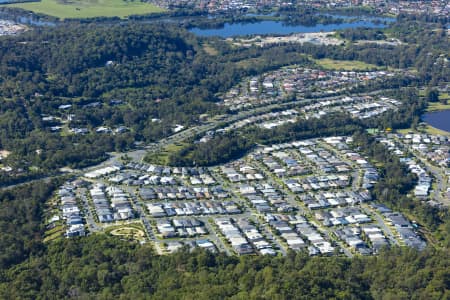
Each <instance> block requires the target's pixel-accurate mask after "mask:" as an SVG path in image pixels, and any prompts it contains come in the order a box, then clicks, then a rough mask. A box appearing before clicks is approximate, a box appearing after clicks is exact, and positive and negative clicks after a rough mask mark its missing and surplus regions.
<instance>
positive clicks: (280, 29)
mask: <svg viewBox="0 0 450 300" xmlns="http://www.w3.org/2000/svg"><path fill="white" fill-rule="evenodd" d="M383 21H386V19H385V18H365V19H362V20H358V21H355V22H347V23H340V24H326V25H324V24H317V25H314V26H303V25H284V24H283V22H281V21H261V22H256V23H225V25H224V27H223V28H217V29H200V28H197V27H194V28H191V29H190V31H191V32H192V33H195V34H196V35H199V36H219V37H222V38H228V37H233V36H243V35H264V34H280V35H288V34H292V33H310V32H321V31H323V32H329V31H335V30H339V29H347V28H358V27H368V28H384V27H386V25H385V24H384V23H382V22H383Z"/></svg>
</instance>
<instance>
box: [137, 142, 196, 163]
mask: <svg viewBox="0 0 450 300" xmlns="http://www.w3.org/2000/svg"><path fill="white" fill-rule="evenodd" d="M186 145H187V144H186V143H178V144H170V145H168V146H167V147H165V148H164V149H162V150H161V151H159V152H158V153H149V154H147V156H146V157H145V160H146V161H147V162H148V163H153V164H157V165H167V164H169V156H170V155H171V154H173V153H176V152H178V151H179V150H181V149H183V148H184V147H185V146H186Z"/></svg>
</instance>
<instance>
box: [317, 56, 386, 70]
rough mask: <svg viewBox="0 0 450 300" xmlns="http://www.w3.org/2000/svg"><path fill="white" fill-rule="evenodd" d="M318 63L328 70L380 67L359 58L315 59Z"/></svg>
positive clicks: (373, 68)
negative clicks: (358, 59)
mask: <svg viewBox="0 0 450 300" xmlns="http://www.w3.org/2000/svg"><path fill="white" fill-rule="evenodd" d="M314 61H315V63H316V64H318V65H319V66H321V67H322V68H324V69H327V70H344V71H356V70H378V69H379V67H378V66H375V65H371V64H367V63H365V62H362V61H357V60H352V61H350V60H333V59H328V58H324V59H315V60H314Z"/></svg>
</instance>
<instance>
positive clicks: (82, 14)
mask: <svg viewBox="0 0 450 300" xmlns="http://www.w3.org/2000/svg"><path fill="white" fill-rule="evenodd" d="M0 6H1V5H0ZM8 6H12V7H19V8H23V9H26V10H31V11H33V12H35V13H42V14H46V15H50V16H54V17H58V18H61V19H71V18H95V17H120V18H125V17H127V16H130V15H141V14H149V13H155V12H162V11H164V9H162V8H159V7H157V6H155V5H152V4H149V3H143V2H140V0H128V1H125V0H42V1H40V2H29V3H17V4H8Z"/></svg>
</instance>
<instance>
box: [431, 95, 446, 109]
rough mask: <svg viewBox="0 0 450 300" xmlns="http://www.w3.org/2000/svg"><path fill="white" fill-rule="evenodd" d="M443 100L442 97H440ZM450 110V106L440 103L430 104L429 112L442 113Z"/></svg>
mask: <svg viewBox="0 0 450 300" xmlns="http://www.w3.org/2000/svg"><path fill="white" fill-rule="evenodd" d="M439 98H441V96H439ZM447 109H450V104H442V103H440V102H428V107H427V111H440V110H447Z"/></svg>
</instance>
